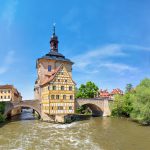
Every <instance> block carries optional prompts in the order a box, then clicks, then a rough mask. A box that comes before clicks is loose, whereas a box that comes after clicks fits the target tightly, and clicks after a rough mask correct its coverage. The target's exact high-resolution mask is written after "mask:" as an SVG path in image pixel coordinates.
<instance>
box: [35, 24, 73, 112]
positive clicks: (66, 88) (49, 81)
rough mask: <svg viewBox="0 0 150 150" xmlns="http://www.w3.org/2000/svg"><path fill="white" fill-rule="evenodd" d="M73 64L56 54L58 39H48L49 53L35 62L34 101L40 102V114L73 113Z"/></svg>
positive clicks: (53, 36) (54, 37)
mask: <svg viewBox="0 0 150 150" xmlns="http://www.w3.org/2000/svg"><path fill="white" fill-rule="evenodd" d="M72 65H73V62H72V61H71V60H69V59H67V58H65V56H64V55H62V54H60V53H59V52H58V37H57V36H56V35H55V27H54V31H53V35H52V37H51V39H50V52H49V53H48V54H46V55H45V56H43V57H41V58H39V59H38V60H37V62H36V68H37V75H38V76H37V80H36V81H35V87H34V94H35V99H38V100H40V101H41V111H42V113H45V114H49V115H57V114H63V115H65V114H73V113H74V111H75V107H74V106H75V82H74V81H73V80H72Z"/></svg>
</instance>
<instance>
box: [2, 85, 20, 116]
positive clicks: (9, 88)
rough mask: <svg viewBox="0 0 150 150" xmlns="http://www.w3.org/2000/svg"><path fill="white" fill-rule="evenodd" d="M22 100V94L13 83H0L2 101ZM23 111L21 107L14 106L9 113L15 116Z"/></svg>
mask: <svg viewBox="0 0 150 150" xmlns="http://www.w3.org/2000/svg"><path fill="white" fill-rule="evenodd" d="M10 101H11V102H21V101H22V96H21V94H20V92H18V90H17V89H16V88H15V87H14V86H13V85H0V102H10ZM20 113H21V107H18V108H14V109H13V110H12V111H11V112H10V113H9V115H10V116H14V115H17V114H20Z"/></svg>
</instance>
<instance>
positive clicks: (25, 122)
mask: <svg viewBox="0 0 150 150" xmlns="http://www.w3.org/2000/svg"><path fill="white" fill-rule="evenodd" d="M20 119H21V120H20ZM0 150H150V127H143V126H140V125H139V124H137V123H134V122H131V121H129V120H127V119H117V118H100V117H99V118H91V119H90V120H86V121H79V122H74V123H72V124H62V125H61V124H52V123H46V122H41V121H39V120H35V119H34V117H33V116H32V114H31V113H29V112H23V113H22V115H20V116H19V117H17V118H13V120H12V121H10V122H8V123H7V124H5V125H3V126H0Z"/></svg>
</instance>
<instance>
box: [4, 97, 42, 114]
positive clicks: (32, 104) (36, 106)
mask: <svg viewBox="0 0 150 150" xmlns="http://www.w3.org/2000/svg"><path fill="white" fill-rule="evenodd" d="M19 107H27V108H32V109H33V110H35V111H36V112H37V113H38V114H39V116H41V105H40V101H39V100H24V101H21V102H6V105H5V112H4V115H5V116H7V115H8V114H9V113H10V112H11V110H13V109H15V108H19Z"/></svg>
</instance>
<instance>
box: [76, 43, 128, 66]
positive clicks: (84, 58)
mask: <svg viewBox="0 0 150 150" xmlns="http://www.w3.org/2000/svg"><path fill="white" fill-rule="evenodd" d="M125 55H126V54H125V53H124V52H123V51H122V47H121V46H120V45H117V44H111V45H106V46H103V47H100V48H97V49H94V50H90V51H88V52H87V53H85V54H81V55H78V56H76V57H74V58H73V61H74V62H76V63H75V67H77V68H78V69H84V68H85V67H87V66H88V65H90V64H93V63H95V62H96V61H98V62H99V60H101V59H104V58H108V57H117V56H125Z"/></svg>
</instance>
